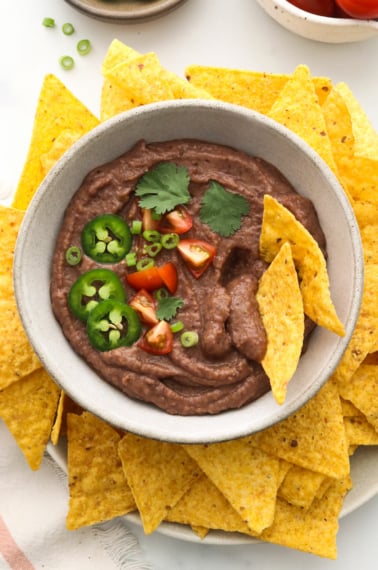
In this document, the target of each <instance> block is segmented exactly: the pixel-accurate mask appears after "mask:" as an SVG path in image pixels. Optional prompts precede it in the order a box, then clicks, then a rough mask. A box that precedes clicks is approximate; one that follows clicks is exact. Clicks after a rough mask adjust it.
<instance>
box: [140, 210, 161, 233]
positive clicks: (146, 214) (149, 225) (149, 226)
mask: <svg viewBox="0 0 378 570" xmlns="http://www.w3.org/2000/svg"><path fill="white" fill-rule="evenodd" d="M160 223H161V220H154V218H153V210H149V209H148V208H144V209H143V210H142V226H143V231H146V230H147V231H149V230H158V229H159V225H160Z"/></svg>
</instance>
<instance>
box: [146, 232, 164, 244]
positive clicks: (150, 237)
mask: <svg viewBox="0 0 378 570" xmlns="http://www.w3.org/2000/svg"><path fill="white" fill-rule="evenodd" d="M142 235H143V237H144V239H145V240H146V241H152V242H158V241H160V239H161V234H160V232H158V231H157V230H144V232H143V234H142Z"/></svg>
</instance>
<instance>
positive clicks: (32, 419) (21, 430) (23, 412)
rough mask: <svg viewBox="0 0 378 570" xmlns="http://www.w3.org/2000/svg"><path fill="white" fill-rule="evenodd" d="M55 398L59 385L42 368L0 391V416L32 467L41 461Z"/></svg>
mask: <svg viewBox="0 0 378 570" xmlns="http://www.w3.org/2000/svg"><path fill="white" fill-rule="evenodd" d="M58 400H59V388H58V386H57V385H56V384H55V383H54V382H53V380H52V379H51V377H50V376H49V375H48V374H47V372H46V371H45V370H44V369H43V368H40V369H39V370H35V371H34V372H32V373H31V374H29V375H28V376H24V377H23V378H22V380H20V381H19V382H15V383H14V384H12V385H11V386H8V388H5V390H2V391H1V392H0V418H1V419H2V420H3V421H4V422H5V423H6V425H7V427H8V429H9V431H10V432H11V433H12V434H13V437H14V438H15V440H16V441H17V444H18V446H19V448H20V449H21V451H22V453H23V454H24V456H25V459H26V460H27V462H28V464H29V466H30V468H31V469H33V470H36V469H38V468H39V466H40V464H41V461H42V457H43V453H44V451H45V448H46V445H47V443H48V441H49V438H50V434H51V429H52V425H53V422H54V418H55V413H56V409H57V406H58Z"/></svg>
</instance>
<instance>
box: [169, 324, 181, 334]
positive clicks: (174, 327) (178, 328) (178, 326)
mask: <svg viewBox="0 0 378 570" xmlns="http://www.w3.org/2000/svg"><path fill="white" fill-rule="evenodd" d="M169 326H170V327H171V331H172V332H173V334H174V333H177V332H180V331H182V329H183V328H184V323H183V322H182V321H176V322H175V323H171V324H170V325H169Z"/></svg>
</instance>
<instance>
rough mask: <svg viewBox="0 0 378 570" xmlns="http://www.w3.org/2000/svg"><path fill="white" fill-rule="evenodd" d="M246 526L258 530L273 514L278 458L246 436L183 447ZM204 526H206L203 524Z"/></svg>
mask: <svg viewBox="0 0 378 570" xmlns="http://www.w3.org/2000/svg"><path fill="white" fill-rule="evenodd" d="M185 449H186V451H187V452H188V453H189V455H190V456H191V457H192V458H193V459H194V460H195V461H196V462H197V463H198V465H199V466H200V467H201V469H202V471H204V473H206V475H207V476H208V477H209V479H210V480H211V481H212V482H213V483H214V485H216V487H218V489H219V490H220V491H221V492H222V493H223V495H224V496H225V497H226V499H227V500H228V501H229V503H230V504H231V505H232V507H233V508H234V509H235V510H236V512H237V513H239V515H240V517H241V518H242V519H243V520H244V521H245V522H246V523H247V525H248V527H249V529H250V530H251V531H253V532H255V533H260V532H261V531H262V530H263V529H264V528H266V527H268V526H269V525H270V524H271V523H272V521H273V517H274V510H275V501H276V494H277V487H278V475H279V461H278V459H276V458H275V457H271V456H269V455H268V454H266V453H265V452H264V451H261V450H260V449H257V448H254V447H253V446H251V445H250V443H249V441H248V439H243V438H242V439H239V440H233V441H229V442H224V443H216V444H211V445H188V446H185ZM205 526H206V525H205Z"/></svg>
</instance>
